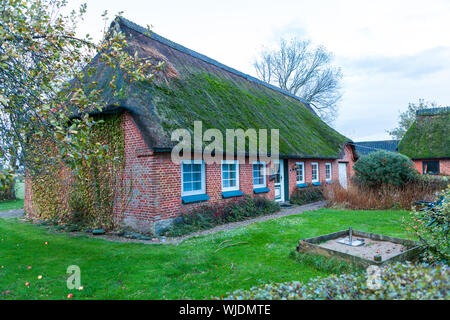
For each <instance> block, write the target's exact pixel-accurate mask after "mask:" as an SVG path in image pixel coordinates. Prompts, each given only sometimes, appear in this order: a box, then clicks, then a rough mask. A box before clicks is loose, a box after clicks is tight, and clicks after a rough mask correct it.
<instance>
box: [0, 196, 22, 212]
mask: <svg viewBox="0 0 450 320" xmlns="http://www.w3.org/2000/svg"><path fill="white" fill-rule="evenodd" d="M13 209H23V199H17V200H0V211H6V210H13Z"/></svg>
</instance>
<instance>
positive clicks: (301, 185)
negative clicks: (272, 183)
mask: <svg viewBox="0 0 450 320" xmlns="http://www.w3.org/2000/svg"><path fill="white" fill-rule="evenodd" d="M307 186H308V185H307V184H306V183H297V187H299V188H306V187H307Z"/></svg>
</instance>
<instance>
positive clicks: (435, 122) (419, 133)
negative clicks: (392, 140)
mask: <svg viewBox="0 0 450 320" xmlns="http://www.w3.org/2000/svg"><path fill="white" fill-rule="evenodd" d="M398 151H399V152H400V153H403V154H404V155H407V156H408V157H410V158H411V159H428V158H450V107H446V108H431V109H424V110H420V111H418V112H417V118H416V121H415V122H414V123H413V124H412V126H411V127H410V128H409V129H408V131H406V133H405V135H404V136H403V139H402V140H401V141H400V143H399V145H398Z"/></svg>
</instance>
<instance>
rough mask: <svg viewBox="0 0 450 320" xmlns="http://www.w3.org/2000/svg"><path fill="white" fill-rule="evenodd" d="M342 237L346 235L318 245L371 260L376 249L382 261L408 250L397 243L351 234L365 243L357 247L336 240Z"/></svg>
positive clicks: (375, 253)
mask: <svg viewBox="0 0 450 320" xmlns="http://www.w3.org/2000/svg"><path fill="white" fill-rule="evenodd" d="M344 238H347V236H344V237H339V238H336V239H331V240H328V241H326V242H323V243H321V244H319V246H321V247H323V248H327V249H331V250H335V251H340V252H344V253H347V254H351V255H353V256H357V257H361V258H365V259H370V260H373V257H374V256H375V255H377V254H378V253H377V251H379V254H380V255H381V257H382V260H383V261H384V260H387V259H389V258H391V257H393V256H396V255H397V254H399V253H402V252H404V251H406V250H408V248H407V247H405V246H404V245H402V244H399V243H393V242H389V241H379V240H373V239H369V238H365V237H358V236H353V239H354V240H356V239H364V243H365V244H364V245H362V246H359V247H351V246H348V245H345V244H342V243H339V242H338V241H339V240H340V239H344Z"/></svg>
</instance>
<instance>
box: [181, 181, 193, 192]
mask: <svg viewBox="0 0 450 320" xmlns="http://www.w3.org/2000/svg"><path fill="white" fill-rule="evenodd" d="M183 191H185V192H186V191H192V183H190V182H185V183H183Z"/></svg>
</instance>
